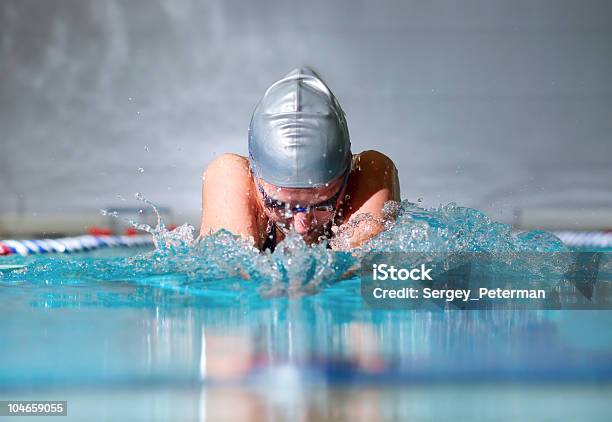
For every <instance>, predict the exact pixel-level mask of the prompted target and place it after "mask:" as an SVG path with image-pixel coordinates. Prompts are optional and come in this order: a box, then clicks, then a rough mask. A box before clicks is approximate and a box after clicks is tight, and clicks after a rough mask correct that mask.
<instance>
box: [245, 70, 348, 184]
mask: <svg viewBox="0 0 612 422" xmlns="http://www.w3.org/2000/svg"><path fill="white" fill-rule="evenodd" d="M249 161H250V163H251V168H252V169H253V172H254V173H255V175H256V176H257V177H260V178H261V179H263V180H265V181H266V182H268V183H271V184H273V185H276V186H281V187H287V188H311V187H315V186H320V185H323V184H325V183H328V182H330V181H332V180H334V179H335V178H337V177H339V176H341V175H343V174H344V173H345V172H346V171H347V170H348V169H349V166H350V163H351V142H350V139H349V133H348V128H347V125H346V119H345V116H344V112H343V111H342V108H340V104H338V101H337V100H336V98H335V97H334V94H332V92H331V91H330V90H329V88H328V87H327V85H325V83H324V82H323V81H322V80H321V79H320V78H319V77H318V76H317V74H316V73H315V72H314V71H312V69H310V68H307V67H302V68H299V69H295V70H293V71H291V72H289V73H288V74H287V76H285V77H284V78H283V79H281V80H280V81H278V82H276V83H274V84H273V85H272V86H271V87H270V88H268V90H267V91H266V93H265V94H264V96H263V98H262V99H261V101H260V102H259V104H258V105H257V107H256V108H255V111H254V112H253V117H252V118H251V125H250V126H249Z"/></svg>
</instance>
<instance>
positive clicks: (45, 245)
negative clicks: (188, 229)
mask: <svg viewBox="0 0 612 422" xmlns="http://www.w3.org/2000/svg"><path fill="white" fill-rule="evenodd" d="M152 244H153V240H152V238H151V236H150V235H148V234H146V235H135V236H111V235H83V236H74V237H62V238H58V239H29V240H13V239H8V240H0V255H12V254H19V255H22V256H26V255H38V254H46V253H71V252H82V251H91V250H94V249H101V248H115V247H127V248H130V247H138V246H150V245H152Z"/></svg>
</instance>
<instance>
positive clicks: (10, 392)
mask: <svg viewBox="0 0 612 422" xmlns="http://www.w3.org/2000/svg"><path fill="white" fill-rule="evenodd" d="M391 211H392V212H394V213H395V214H397V215H398V218H397V223H396V224H394V225H389V227H388V231H386V232H384V233H383V234H381V235H380V236H379V237H377V238H376V239H374V240H373V241H371V242H370V243H369V244H368V245H366V246H365V247H364V248H363V250H362V251H357V252H356V253H347V252H334V251H332V250H329V249H327V248H325V247H324V245H322V246H315V247H312V248H310V247H308V246H306V245H305V244H304V243H303V242H301V240H300V239H299V238H298V237H292V236H290V237H289V238H288V239H287V240H286V242H285V243H284V244H282V245H281V246H280V247H279V248H277V250H276V251H275V252H274V253H273V254H270V253H265V254H260V253H257V252H256V251H254V250H252V248H250V247H249V246H248V245H246V244H244V243H242V242H240V241H238V240H237V239H235V238H233V237H232V236H231V235H229V234H228V233H219V234H218V235H216V236H213V237H208V238H204V239H202V240H200V241H196V240H195V239H194V238H193V235H192V232H191V229H190V228H189V227H187V226H184V227H181V228H179V230H178V231H175V232H174V233H168V232H167V231H165V229H164V228H163V226H158V227H157V228H155V229H152V232H153V233H154V235H155V236H156V238H157V242H158V245H159V248H158V249H157V250H155V251H153V250H140V251H133V250H124V251H119V252H117V251H100V252H92V253H89V254H75V255H64V256H37V257H8V258H3V259H2V261H0V263H1V264H14V265H23V266H24V268H21V269H16V270H10V271H8V270H7V271H2V272H0V310H1V312H2V316H1V318H0V341H1V346H0V399H2V398H3V397H4V398H40V397H42V398H48V399H49V397H51V399H53V398H54V399H66V398H68V400H69V402H70V403H72V409H73V413H71V415H73V416H74V415H77V416H78V417H79V418H80V419H81V420H83V419H85V420H90V419H99V420H121V418H120V417H118V416H117V415H118V413H117V412H119V411H121V412H127V413H121V414H122V415H124V416H125V415H128V414H129V415H130V416H125V418H126V420H152V419H154V418H153V416H152V415H154V416H156V418H157V419H158V420H165V419H168V420H204V419H206V418H205V416H206V415H208V416H211V415H216V416H219V417H215V418H212V417H211V418H212V419H213V420H217V419H224V417H225V416H227V420H236V419H244V418H242V417H241V415H244V414H251V413H253V412H255V413H257V412H262V410H261V409H262V408H265V409H266V410H265V412H264V413H263V414H264V415H266V417H265V418H264V419H267V418H268V417H274V418H276V419H277V420H285V419H287V418H292V419H295V418H298V417H303V416H304V415H313V414H314V415H315V416H316V417H314V418H310V416H309V417H308V418H307V420H327V419H330V418H335V419H339V420H344V419H352V420H355V419H356V420H397V419H404V418H406V417H413V418H416V419H426V420H430V419H431V418H442V419H446V418H449V417H451V416H452V415H456V412H461V414H462V415H464V416H466V415H472V419H480V418H483V419H488V418H493V419H496V420H499V419H509V420H517V419H519V420H523V419H526V418H528V417H530V416H533V414H534V413H532V412H536V414H538V415H539V416H540V417H546V418H548V419H553V420H559V419H562V418H568V419H569V420H577V419H582V420H585V419H593V420H598V419H599V420H604V415H606V414H609V411H610V408H611V407H612V406H611V405H610V400H609V397H611V395H610V393H611V392H612V391H611V390H610V387H609V386H610V381H612V330H611V329H610V327H611V326H612V312H610V311H567V310H565V311H545V310H530V311H525V310H523V311H520V310H513V311H510V310H486V311H485V310H482V311H438V312H434V311H431V312H428V311H408V310H384V309H372V308H370V307H368V306H367V305H366V304H365V303H364V301H363V299H362V297H361V295H360V280H359V278H358V277H357V276H355V275H347V271H350V270H351V269H352V268H354V267H355V265H358V263H359V259H360V253H362V252H365V251H423V252H439V251H472V252H482V251H487V252H490V253H493V254H496V253H502V252H503V253H506V254H507V253H517V254H518V253H520V252H521V251H539V252H564V251H567V248H566V247H565V246H564V245H563V244H562V243H561V242H560V241H559V240H558V239H556V238H555V237H554V236H552V235H549V234H547V233H543V232H530V233H525V234H519V235H516V234H513V233H512V232H511V230H510V227H508V226H505V225H502V224H499V223H494V222H492V221H490V220H489V219H488V218H486V217H485V216H484V215H482V214H481V213H479V212H478V211H476V210H471V209H467V208H462V207H457V206H454V205H450V206H446V207H440V208H436V209H430V210H425V209H422V208H420V207H419V206H418V205H416V204H410V203H408V202H404V203H403V204H402V207H401V209H397V208H396V209H394V210H391ZM527 265H528V264H527ZM529 269H530V270H532V271H537V268H529ZM349 274H350V273H349ZM349 397H352V398H350V399H349ZM70 403H69V406H70ZM442 403H443V404H442ZM109 407H112V408H113V409H114V411H112V410H109ZM177 407H178V408H177ZM91 409H98V410H97V411H96V416H95V418H94V417H93V416H92V415H88V413H87V412H88V411H91ZM219 412H220V413H219ZM236 412H237V413H236ZM241 412H243V413H241ZM266 412H268V413H266ZM313 412H314V413H313ZM334 412H335V413H334ZM499 412H502V413H499ZM203 415H204V416H203ZM86 416H87V417H86ZM572 416H574V417H572ZM359 418H361V419H359Z"/></svg>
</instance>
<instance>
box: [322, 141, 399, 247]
mask: <svg viewBox="0 0 612 422" xmlns="http://www.w3.org/2000/svg"><path fill="white" fill-rule="evenodd" d="M351 178H353V180H351V181H350V184H349V187H348V188H347V195H349V198H350V199H349V209H348V213H347V218H348V220H347V221H346V222H345V223H343V224H342V225H341V226H340V228H339V231H338V233H337V236H338V238H337V239H336V241H332V242H331V245H332V248H334V249H343V250H347V249H352V248H355V247H358V246H360V245H361V244H362V243H364V242H366V241H367V240H369V239H371V238H372V237H374V236H376V235H377V234H379V233H380V232H381V231H383V230H384V226H383V223H382V219H383V211H382V209H383V206H384V204H385V202H387V201H399V200H400V186H399V178H398V174H397V169H396V168H395V165H394V164H393V161H391V159H390V158H389V157H387V156H386V155H384V154H382V153H380V152H377V151H364V152H362V153H361V154H359V156H357V157H356V160H355V168H354V170H353V173H352V174H351ZM368 214H369V216H368ZM370 216H371V218H370Z"/></svg>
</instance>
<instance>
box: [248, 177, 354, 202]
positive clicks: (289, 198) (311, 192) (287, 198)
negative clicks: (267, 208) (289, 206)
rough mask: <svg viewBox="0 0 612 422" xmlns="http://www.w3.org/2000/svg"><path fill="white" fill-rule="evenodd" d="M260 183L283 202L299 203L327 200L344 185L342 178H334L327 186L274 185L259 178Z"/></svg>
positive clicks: (270, 195) (270, 194)
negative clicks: (284, 186) (288, 186)
mask: <svg viewBox="0 0 612 422" xmlns="http://www.w3.org/2000/svg"><path fill="white" fill-rule="evenodd" d="M259 184H260V185H261V187H262V188H263V190H264V191H265V192H266V195H268V196H269V197H271V198H274V199H277V200H279V201H281V202H288V203H295V204H297V203H299V204H304V205H308V204H315V203H317V202H321V201H325V200H326V199H329V198H331V197H332V196H334V195H335V194H336V193H337V192H338V190H339V189H340V188H341V186H342V179H338V180H334V181H333V182H330V183H328V184H327V186H320V187H316V188H283V187H279V186H275V185H272V184H270V183H268V182H266V181H264V180H261V179H260V180H259Z"/></svg>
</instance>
